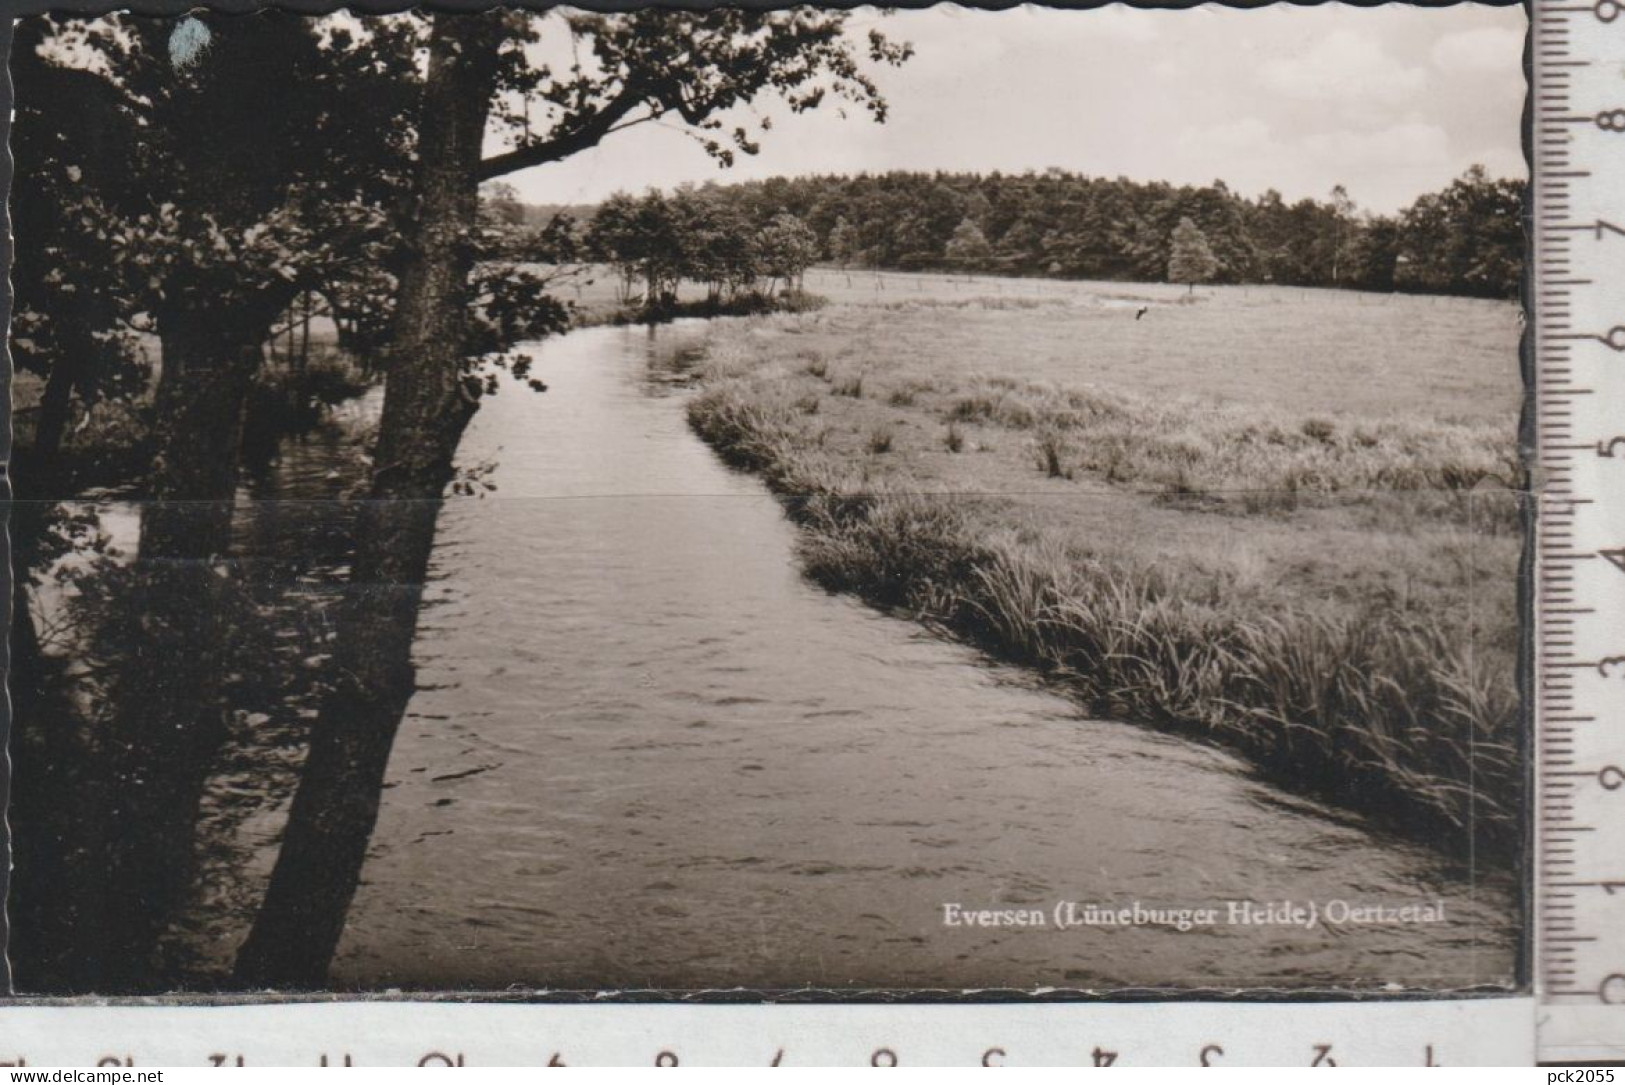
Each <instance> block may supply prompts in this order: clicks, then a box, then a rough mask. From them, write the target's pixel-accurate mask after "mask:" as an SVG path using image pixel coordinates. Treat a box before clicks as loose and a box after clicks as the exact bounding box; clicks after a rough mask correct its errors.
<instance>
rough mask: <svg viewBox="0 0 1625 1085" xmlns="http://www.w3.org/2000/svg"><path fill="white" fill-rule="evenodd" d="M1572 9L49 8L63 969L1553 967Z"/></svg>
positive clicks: (24, 277)
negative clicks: (1531, 437) (1550, 190)
mask: <svg viewBox="0 0 1625 1085" xmlns="http://www.w3.org/2000/svg"><path fill="white" fill-rule="evenodd" d="M1527 29H1528V27H1527V16H1526V14H1525V12H1524V10H1523V8H1521V7H1518V6H1488V5H1481V4H1472V3H1463V4H1456V5H1453V6H1448V7H1427V8H1423V7H1414V6H1409V5H1404V4H1384V5H1376V6H1371V7H1354V6H1347V5H1342V4H1335V3H1332V4H1323V5H1319V6H1315V7H1297V6H1292V5H1285V4H1282V5H1269V6H1262V7H1256V8H1251V9H1245V10H1243V9H1231V8H1226V7H1222V6H1216V5H1203V6H1197V7H1186V8H1180V9H1150V8H1129V7H1123V6H1120V5H1113V6H1111V7H1109V8H1098V9H1089V10H1083V9H1049V8H1039V7H1032V6H1028V7H1019V8H1011V9H1008V10H1004V11H985V10H972V9H967V8H961V7H954V6H950V5H938V6H935V7H930V8H922V9H908V10H890V9H879V8H870V7H864V8H857V9H853V10H850V11H843V10H835V9H825V8H817V7H789V8H782V9H778V10H767V9H761V10H748V9H733V8H723V9H716V10H708V11H677V10H671V9H660V8H644V9H638V10H633V11H623V12H614V13H606V12H594V11H587V10H580V9H572V8H564V7H554V8H545V9H542V8H538V9H536V10H519V9H498V10H490V11H485V12H473V13H462V14H450V13H439V14H427V13H422V12H412V13H401V14H388V15H383V14H363V13H358V12H355V11H348V10H347V11H339V12H335V13H332V14H328V15H309V14H296V13H293V12H289V11H286V10H280V9H275V8H268V9H266V10H263V11H260V12H257V13H252V14H237V15H227V14H220V13H215V12H209V11H204V10H199V11H196V12H193V13H192V14H189V15H177V16H173V17H158V16H153V15H140V14H131V13H110V14H105V15H68V14H58V15H54V16H27V17H23V18H20V19H18V20H17V21H16V23H15V30H14V38H13V45H12V49H11V55H10V61H9V63H10V74H11V79H12V81H13V85H14V88H15V102H16V109H15V118H14V121H13V124H12V127H11V132H10V147H11V153H12V155H13V157H14V160H15V169H14V177H13V181H12V184H11V190H10V202H9V206H10V213H11V221H12V232H13V234H14V237H15V259H14V263H13V267H12V269H11V287H12V293H13V298H14V304H13V310H12V317H11V325H10V338H9V344H10V351H11V361H12V375H11V386H10V402H11V411H12V437H11V440H12V443H11V446H10V455H9V459H8V465H9V477H10V479H11V483H12V486H13V493H14V500H13V502H12V503H11V506H10V520H9V525H8V530H9V533H10V542H11V575H12V580H11V584H12V598H11V606H12V614H13V620H12V625H11V656H10V660H11V663H10V670H9V674H8V676H7V677H8V684H9V693H10V699H11V729H10V738H9V751H10V757H11V805H10V808H9V815H8V816H9V822H10V834H11V838H10V839H11V855H12V862H13V864H14V867H13V872H12V878H11V883H10V891H9V899H8V902H7V907H8V911H9V917H10V924H11V929H10V944H9V956H10V961H11V966H12V969H13V985H14V989H15V990H16V992H18V993H19V994H27V995H85V994H94V995H103V996H121V995H152V994H169V993H186V994H200V995H202V994H228V995H233V996H240V995H244V994H248V993H253V992H266V991H277V992H301V991H304V992H310V991H320V992H339V993H381V992H406V993H413V992H463V993H467V992H482V993H491V994H507V995H513V996H531V997H536V996H546V997H585V998H592V997H599V996H601V993H610V994H614V995H619V996H622V997H718V998H730V997H731V998H738V997H742V996H747V997H758V996H763V997H769V998H804V999H815V998H863V997H887V998H905V999H906V998H921V999H925V998H933V999H936V998H987V997H992V996H995V995H996V996H998V997H1012V998H1050V999H1053V998H1110V997H1114V996H1116V997H1122V996H1123V995H1125V994H1132V995H1134V996H1135V997H1167V998H1178V997H1188V996H1191V995H1192V994H1200V993H1208V994H1224V995H1239V996H1244V997H1246V996H1253V997H1259V996H1261V995H1262V994H1266V993H1270V994H1275V995H1279V994H1282V993H1286V994H1294V993H1297V994H1305V995H1331V996H1340V995H1359V996H1371V995H1383V994H1398V995H1405V996H1415V995H1436V994H1444V993H1498V992H1514V991H1518V990H1522V989H1523V987H1524V983H1525V978H1524V973H1525V969H1524V963H1523V962H1524V956H1525V954H1524V945H1525V939H1526V929H1525V912H1524V894H1525V885H1524V877H1525V872H1524V849H1525V845H1526V835H1527V834H1526V828H1525V825H1526V820H1527V811H1526V797H1525V776H1526V767H1527V766H1526V754H1525V739H1524V713H1523V708H1522V699H1521V693H1520V683H1519V661H1520V658H1521V651H1522V649H1521V646H1520V632H1519V630H1520V622H1519V606H1520V604H1519V569H1520V560H1521V557H1522V554H1523V549H1524V531H1525V521H1526V515H1527V509H1526V504H1527V502H1526V501H1525V494H1526V484H1525V471H1524V465H1523V460H1522V457H1521V453H1520V445H1519V416H1520V411H1521V409H1522V405H1523V400H1524V385H1523V379H1522V376H1521V370H1520V361H1519V350H1520V341H1521V337H1522V335H1523V328H1524V319H1523V310H1522V308H1521V304H1520V301H1519V297H1520V284H1521V281H1522V275H1523V266H1524V232H1523V226H1522V215H1523V208H1524V201H1525V189H1526V176H1527V168H1526V164H1525V158H1524V152H1523V148H1522V143H1521V134H1520V133H1521V128H1520V126H1521V119H1522V112H1523V109H1524V101H1525V94H1526V87H1525V79H1524V75H1523V68H1522V64H1523V53H1524V42H1525V36H1526V32H1527Z"/></svg>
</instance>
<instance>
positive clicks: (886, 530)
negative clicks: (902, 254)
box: [689, 316, 1521, 868]
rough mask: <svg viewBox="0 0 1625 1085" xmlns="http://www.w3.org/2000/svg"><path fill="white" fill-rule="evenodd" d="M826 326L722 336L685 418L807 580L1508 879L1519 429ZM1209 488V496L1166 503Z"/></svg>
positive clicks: (1515, 783)
mask: <svg viewBox="0 0 1625 1085" xmlns="http://www.w3.org/2000/svg"><path fill="white" fill-rule="evenodd" d="M876 319H879V317H878V316H877V317H876ZM823 320H824V318H823V317H811V318H808V317H803V318H796V319H785V318H781V319H778V320H776V321H768V322H756V323H755V324H753V325H747V326H744V327H735V328H731V329H728V330H725V331H721V332H719V333H718V335H717V337H716V339H715V340H714V341H713V344H712V346H711V350H710V355H709V360H708V362H707V364H706V366H705V369H704V372H703V373H702V381H703V391H702V392H701V394H699V395H698V396H697V397H696V398H695V399H694V400H693V401H692V403H691V405H690V409H689V411H690V413H689V417H690V420H691V423H692V425H693V427H694V429H695V430H696V432H698V433H699V434H700V436H702V437H703V438H704V439H705V440H706V441H707V442H709V443H710V444H711V445H713V446H714V447H715V448H716V449H718V450H719V452H721V454H722V455H723V456H725V457H726V458H727V459H728V460H729V461H730V462H732V463H734V464H736V465H738V466H740V467H743V468H746V469H749V470H752V471H755V472H757V473H759V474H760V475H761V476H762V477H763V478H764V479H765V480H766V481H767V483H768V485H769V486H771V487H772V488H773V489H774V490H775V491H776V492H777V493H779V494H781V495H782V496H783V497H784V498H785V500H786V505H787V507H788V508H789V510H790V512H791V514H792V515H793V516H794V518H795V519H796V520H797V522H798V523H799V524H800V526H801V528H802V543H801V547H802V554H803V559H804V563H805V566H806V570H807V572H808V574H809V575H810V576H811V577H812V578H813V579H814V580H816V581H817V582H818V583H820V584H822V585H824V586H825V587H827V588H829V589H831V590H835V591H843V592H851V593H854V594H857V595H859V596H861V597H862V598H864V599H866V600H868V601H869V602H871V603H873V604H875V605H878V606H882V607H886V608H892V609H896V610H899V611H903V612H906V613H908V614H909V615H911V616H914V617H916V618H918V619H919V620H921V621H923V622H925V623H927V624H929V625H930V626H932V627H934V628H937V629H939V630H941V631H943V632H944V633H947V634H950V635H953V636H955V637H959V638H962V639H964V640H967V641H969V642H972V643H974V644H977V645H979V646H981V647H983V648H984V649H986V650H988V651H990V652H992V653H994V654H996V655H998V656H1000V657H1002V658H1005V659H1008V660H1011V661H1014V662H1017V663H1021V664H1025V665H1029V666H1032V667H1034V668H1037V669H1038V670H1040V671H1042V672H1043V673H1045V674H1046V675H1048V676H1049V677H1050V678H1051V679H1053V680H1055V681H1056V682H1058V683H1060V684H1062V685H1064V687H1065V688H1067V689H1068V690H1070V691H1072V692H1073V693H1074V694H1075V695H1076V696H1077V697H1078V699H1079V700H1080V702H1081V703H1082V704H1083V705H1084V706H1086V707H1087V709H1088V710H1089V711H1091V712H1094V713H1097V714H1100V715H1102V716H1106V717H1109V718H1114V719H1122V720H1129V721H1135V722H1141V723H1146V724H1151V725H1154V726H1157V727H1160V728H1163V729H1167V730H1170V731H1175V732H1179V733H1183V734H1187V735H1194V736H1198V737H1201V738H1203V739H1207V740H1211V741H1213V742H1216V743H1219V744H1222V745H1223V746H1226V747H1228V748H1230V749H1232V750H1234V751H1236V752H1238V753H1239V754H1241V755H1242V756H1243V757H1244V758H1246V759H1247V760H1248V761H1249V762H1250V763H1251V764H1252V765H1254V766H1256V768H1257V769H1258V770H1259V771H1260V772H1261V773H1262V774H1264V775H1265V776H1267V777H1268V778H1269V779H1271V780H1272V781H1275V782H1277V783H1279V784H1281V785H1283V786H1284V787H1286V788H1288V789H1290V790H1295V791H1297V792H1300V793H1303V794H1307V795H1311V796H1315V797H1318V798H1320V799H1322V800H1325V801H1328V802H1330V803H1332V804H1335V805H1338V806H1341V807H1343V808H1345V809H1348V810H1351V811H1355V812H1357V813H1360V814H1363V815H1366V816H1368V817H1369V818H1370V819H1372V820H1373V821H1375V822H1379V823H1381V824H1382V825H1383V826H1384V827H1386V828H1387V829H1389V830H1393V831H1397V832H1399V833H1401V834H1403V835H1406V836H1408V837H1410V838H1412V839H1418V840H1423V841H1426V842H1429V843H1431V844H1433V845H1435V846H1437V847H1438V848H1440V849H1441V850H1442V851H1443V852H1445V853H1447V854H1450V855H1452V856H1454V857H1457V858H1460V859H1462V860H1463V861H1469V862H1472V863H1474V864H1475V865H1476V866H1478V867H1480V868H1489V867H1498V868H1507V867H1509V866H1510V865H1511V864H1512V863H1513V862H1514V860H1515V857H1516V854H1517V852H1518V848H1519V841H1520V837H1521V832H1520V825H1521V782H1520V769H1519V758H1518V741H1517V735H1518V727H1519V701H1518V696H1517V689H1516V685H1515V682H1514V677H1513V676H1514V666H1513V661H1514V658H1515V638H1516V631H1515V619H1514V616H1513V611H1512V602H1511V591H1512V585H1513V583H1514V567H1515V562H1516V553H1517V547H1518V542H1517V527H1516V522H1517V518H1516V512H1515V500H1514V499H1513V497H1512V496H1511V495H1510V494H1509V493H1507V492H1506V491H1505V490H1497V489H1495V487H1496V486H1497V485H1498V484H1500V483H1504V482H1505V481H1506V480H1507V479H1508V476H1509V475H1511V474H1512V472H1513V471H1514V470H1515V463H1516V461H1515V456H1514V454H1513V452H1512V450H1511V448H1510V436H1509V437H1507V438H1506V439H1505V441H1502V440H1499V439H1498V438H1497V437H1496V436H1495V435H1494V434H1492V433H1491V431H1490V430H1489V429H1488V428H1487V427H1486V426H1484V425H1475V424H1473V423H1472V422H1471V421H1461V420H1449V421H1438V422H1435V421H1433V420H1428V419H1425V418H1408V417H1396V418H1391V419H1385V420H1380V421H1370V420H1364V419H1353V418H1344V417H1342V416H1339V415H1336V414H1335V413H1328V414H1326V415H1324V416H1323V415H1313V416H1308V417H1304V418H1299V419H1294V418H1291V417H1290V416H1286V415H1283V414H1281V413H1280V412H1278V411H1274V410H1270V409H1260V410H1257V411H1252V412H1249V411H1247V410H1245V409H1242V408H1235V407H1231V408H1225V409H1213V408H1209V407H1203V406H1200V405H1196V404H1178V403H1168V402H1154V401H1152V400H1149V399H1143V398H1138V397H1136V396H1135V395H1134V394H1133V393H1132V392H1122V391H1118V390H1112V391H1110V392H1107V391H1102V390H1098V389H1091V388H1087V387H1076V388H1066V387H1060V386H1055V385H1052V384H1042V383H1036V384H1035V383H1029V382H1025V381H1022V380H1020V379H1018V378H1012V377H1008V376H999V377H991V378H990V377H986V376H977V377H970V378H963V379H956V378H944V377H942V376H941V375H940V374H934V373H933V372H932V369H933V368H934V367H931V366H928V365H921V364H919V362H920V360H921V359H923V358H924V357H926V356H927V355H928V352H927V351H925V350H924V349H923V347H922V349H921V351H920V353H919V354H918V355H914V354H911V350H912V349H913V347H915V346H921V345H920V344H910V343H909V342H908V336H907V335H906V334H904V335H901V336H899V335H898V329H897V328H896V327H895V326H891V327H889V328H888V332H887V335H886V337H885V339H884V342H885V343H886V344H887V345H886V347H885V348H884V350H876V351H874V352H873V353H867V352H866V351H867V350H868V348H867V347H864V348H862V350H863V351H865V352H863V353H861V354H860V356H854V355H853V353H852V351H851V348H850V347H849V346H838V345H837V344H846V343H848V342H849V341H848V339H847V338H846V337H845V336H844V335H843V336H841V337H837V338H825V339H821V338H820V324H821V322H823ZM858 342H859V343H863V342H865V340H861V339H860V340H858ZM1015 349H1016V347H1015V346H1014V345H1013V346H1012V351H1014V350H1015ZM1014 368H1016V369H1017V370H1018V371H1019V364H1018V365H1016V366H1015V367H1014ZM1486 486H1489V487H1490V490H1489V491H1486V489H1485V487H1486ZM1384 487H1388V488H1390V491H1391V492H1387V491H1384V490H1383V488H1384ZM1413 488H1414V490H1415V491H1417V492H1415V493H1408V492H1407V491H1408V490H1409V489H1413ZM1192 494H1206V495H1209V496H1210V497H1211V498H1212V499H1213V500H1212V501H1210V502H1195V503H1179V502H1175V503H1173V504H1170V503H1169V501H1168V500H1167V498H1168V497H1169V495H1185V496H1189V495H1192ZM1283 495H1290V500H1287V499H1286V498H1284V497H1283ZM1300 498H1303V499H1302V500H1300ZM1316 547H1321V548H1329V552H1327V553H1324V554H1317V553H1313V552H1310V551H1313V550H1314V549H1315V548H1316ZM1503 572H1504V578H1505V583H1504V584H1503V583H1502V582H1501V579H1500V574H1501V573H1503Z"/></svg>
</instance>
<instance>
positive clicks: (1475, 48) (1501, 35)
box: [1431, 26, 1524, 75]
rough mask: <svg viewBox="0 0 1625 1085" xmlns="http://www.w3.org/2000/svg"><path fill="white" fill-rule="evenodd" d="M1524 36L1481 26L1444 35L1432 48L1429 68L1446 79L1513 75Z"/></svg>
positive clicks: (1516, 68) (1519, 56) (1510, 31)
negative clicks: (1443, 74) (1448, 76)
mask: <svg viewBox="0 0 1625 1085" xmlns="http://www.w3.org/2000/svg"><path fill="white" fill-rule="evenodd" d="M1523 38H1524V36H1523V35H1522V34H1521V33H1519V32H1518V31H1516V30H1511V29H1508V28H1506V27H1498V26H1481V27H1477V28H1475V29H1472V30H1461V31H1457V32H1456V33H1454V34H1446V35H1445V36H1444V37H1442V38H1440V39H1439V40H1438V41H1437V42H1435V43H1434V45H1433V52H1432V55H1431V59H1432V61H1433V66H1434V67H1435V68H1437V69H1438V70H1439V71H1441V72H1443V73H1445V74H1447V75H1481V74H1494V75H1501V74H1505V73H1506V72H1508V71H1517V70H1518V67H1519V65H1520V63H1521V62H1522V57H1523Z"/></svg>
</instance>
